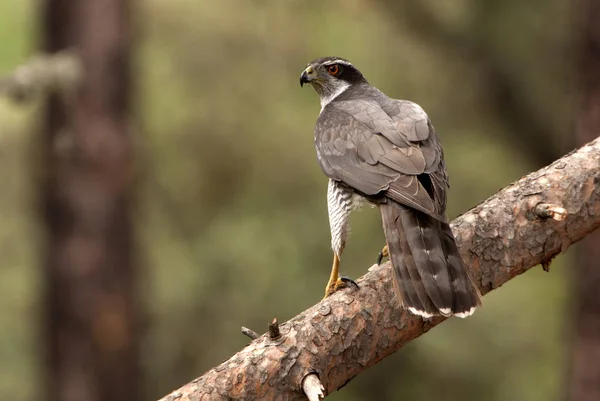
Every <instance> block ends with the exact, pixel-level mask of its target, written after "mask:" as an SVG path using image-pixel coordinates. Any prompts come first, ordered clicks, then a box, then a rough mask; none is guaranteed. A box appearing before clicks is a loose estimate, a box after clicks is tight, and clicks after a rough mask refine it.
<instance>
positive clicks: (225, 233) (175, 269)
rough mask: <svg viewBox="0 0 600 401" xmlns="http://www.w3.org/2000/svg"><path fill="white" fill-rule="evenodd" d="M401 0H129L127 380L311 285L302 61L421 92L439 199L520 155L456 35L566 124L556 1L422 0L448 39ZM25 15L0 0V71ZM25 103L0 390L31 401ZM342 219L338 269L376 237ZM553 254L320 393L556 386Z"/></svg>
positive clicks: (159, 375) (316, 201)
mask: <svg viewBox="0 0 600 401" xmlns="http://www.w3.org/2000/svg"><path fill="white" fill-rule="evenodd" d="M409 3H412V1H408V0H405V1H401V2H398V4H400V6H398V5H394V6H392V5H391V4H392V2H391V1H390V2H386V1H378V2H371V1H366V0H351V1H340V0H332V1H329V2H311V1H300V0H295V1H277V2H268V1H258V0H255V1H247V0H221V1H218V2H207V1H202V2H198V1H194V0H172V1H158V0H146V1H142V2H137V8H136V9H135V12H134V16H135V20H136V22H137V23H138V25H139V29H138V33H139V47H138V51H137V53H136V55H135V56H136V59H135V63H134V68H135V71H134V72H135V74H134V75H135V77H136V79H137V82H136V96H135V108H136V116H135V118H136V123H137V131H136V132H138V134H139V144H140V146H139V153H138V154H139V156H140V159H139V165H140V172H141V178H142V180H141V185H140V188H139V197H138V199H139V202H140V203H139V207H138V208H137V209H136V217H137V220H136V221H137V228H138V237H139V241H138V243H139V255H140V265H141V266H142V267H143V269H142V273H143V277H142V279H143V284H142V286H141V296H142V297H143V300H144V303H145V306H146V309H147V319H146V322H147V324H146V325H145V331H144V338H143V343H142V348H143V353H142V355H143V358H144V360H143V366H144V369H145V373H146V378H145V391H146V396H145V398H146V399H156V398H158V397H159V396H161V395H163V394H164V393H166V392H168V391H170V390H172V389H174V388H176V387H178V386H179V385H181V384H183V383H185V382H186V381H188V380H191V379H192V378H194V377H195V376H198V375H200V374H201V373H202V372H203V371H205V370H207V369H208V368H210V367H212V366H213V365H216V364H218V363H219V362H221V361H222V360H223V359H225V358H227V357H229V356H230V355H232V354H233V353H234V352H235V351H237V350H238V349H240V348H241V347H243V346H244V345H245V343H246V342H247V339H246V338H245V337H243V336H242V335H241V334H240V333H239V328H240V326H241V325H245V326H248V327H251V328H253V329H254V330H256V331H259V332H260V331H264V330H266V326H267V322H268V321H269V320H270V319H271V318H272V317H274V316H277V317H278V318H279V320H280V321H282V320H285V319H287V318H290V317H292V316H294V315H296V314H297V313H299V312H300V311H302V310H304V309H305V308H307V307H309V306H311V305H312V304H314V303H315V302H317V301H318V300H319V299H320V298H321V296H322V291H323V288H324V286H325V283H326V281H327V278H328V275H329V268H330V263H331V252H330V250H329V232H328V223H327V213H326V203H325V190H326V179H325V178H324V176H323V175H322V173H321V171H320V170H319V167H318V165H317V162H316V158H315V154H314V148H313V144H312V129H313V126H314V122H315V119H316V117H317V114H318V110H319V105H318V100H317V96H316V95H315V94H314V93H313V91H312V90H311V89H310V88H309V89H306V88H305V89H300V87H299V85H298V77H299V74H300V72H301V71H302V69H303V67H304V66H305V64H306V63H307V62H308V61H310V60H311V59H313V58H316V57H319V56H323V55H339V56H343V57H346V58H348V59H350V60H352V61H353V62H354V63H355V64H356V65H357V66H358V67H359V68H360V69H361V70H362V71H363V72H364V74H365V75H366V76H367V78H368V79H369V80H370V82H371V83H372V84H374V85H376V86H378V87H379V88H380V89H382V90H384V91H385V92H386V93H387V94H389V95H391V96H394V97H398V98H405V99H411V100H414V101H417V102H418V103H420V104H421V105H422V106H423V107H424V108H425V110H427V111H428V113H429V115H430V117H431V118H432V120H433V122H434V124H435V125H436V127H437V129H438V131H439V133H440V135H441V138H442V141H443V143H444V146H445V149H446V160H447V163H448V168H449V172H450V177H451V185H452V187H451V190H450V194H449V202H450V209H449V212H450V213H449V214H450V215H451V216H455V215H458V214H460V213H461V212H463V211H465V210H467V209H468V208H470V207H472V206H474V205H476V204H477V203H479V202H480V201H482V200H484V199H485V198H487V197H488V196H490V195H491V194H493V193H494V192H496V191H497V190H498V189H500V188H502V187H504V186H505V185H507V184H508V183H510V182H511V181H514V180H515V179H518V178H519V177H520V176H522V175H524V174H526V173H527V172H528V171H531V170H534V169H536V168H537V167H539V162H538V161H537V160H538V159H536V156H535V155H533V154H528V153H526V152H524V151H523V150H522V146H521V145H522V144H524V143H526V142H527V141H528V132H529V131H528V130H529V129H530V127H528V126H522V127H520V129H522V132H517V133H515V132H513V131H514V124H512V125H511V124H510V122H509V121H507V120H506V119H505V118H504V116H506V114H502V113H501V112H500V111H501V110H500V111H499V110H498V109H497V104H496V103H494V102H492V101H490V97H491V96H493V93H492V90H491V89H490V88H491V86H492V85H491V84H492V83H490V82H489V81H488V80H487V79H488V78H489V77H488V76H486V74H485V73H483V72H482V66H481V62H480V60H479V61H478V59H477V58H469V57H468V55H467V56H465V54H466V53H464V51H463V50H462V49H463V47H464V48H469V46H471V45H470V44H468V43H467V42H462V41H463V40H464V41H467V40H470V41H473V43H476V46H475V47H476V48H481V49H485V52H483V53H482V54H480V55H479V56H478V57H481V58H484V59H486V60H491V62H492V63H493V64H494V65H499V66H501V67H502V69H503V70H502V71H504V72H505V73H506V74H507V77H508V78H509V79H510V81H511V82H512V83H514V84H515V85H516V87H518V88H519V90H520V92H519V94H518V95H519V99H520V100H521V101H522V102H523V104H525V105H527V107H529V109H528V112H530V113H531V117H532V119H534V120H543V121H544V122H545V124H546V125H545V126H547V127H551V128H552V129H553V131H549V132H548V143H549V144H548V146H550V144H551V143H561V142H562V143H564V141H565V140H566V139H561V136H562V138H566V133H567V132H568V131H567V129H566V127H567V121H568V117H569V116H568V96H567V93H568V91H567V88H566V82H567V76H568V73H569V65H568V64H567V63H568V59H567V58H566V57H564V56H559V55H560V54H561V52H562V50H561V49H564V48H565V47H567V45H568V35H567V33H568V29H569V25H568V23H567V13H566V12H565V11H566V10H565V9H566V7H567V5H566V4H567V3H566V2H565V1H561V0H551V1H544V2H542V1H541V0H537V1H533V2H527V4H525V3H522V2H518V1H516V0H511V1H505V2H500V1H490V2H489V4H488V7H489V8H485V7H482V6H480V5H477V3H478V2H475V1H465V0H451V1H446V2H443V3H444V6H443V9H439V8H436V7H438V2H433V1H431V2H429V3H426V4H429V5H430V6H432V9H433V10H437V11H438V12H437V13H434V14H435V15H436V17H437V18H439V21H441V22H440V23H441V24H443V25H444V26H446V27H447V28H450V31H451V32H455V33H456V32H458V33H459V34H460V35H457V37H459V38H462V39H460V40H461V41H459V42H458V43H455V44H454V47H448V46H447V45H445V46H441V45H440V42H439V41H436V40H433V39H432V38H431V36H429V34H430V33H427V32H422V31H420V30H419V28H418V27H415V23H414V19H413V17H412V16H411V14H410V12H409V10H412V9H411V8H409V7H408V5H409ZM405 6H406V9H404V8H403V7H405ZM398 7H400V8H399V9H400V11H401V18H399V17H398V15H399V14H398V13H397V10H398ZM439 7H442V6H441V5H440V6H439ZM393 10H396V11H393ZM37 12H38V10H36V9H35V8H34V7H33V2H26V1H25V2H24V1H22V0H5V1H4V2H2V3H1V5H0V39H1V41H2V43H3V46H2V47H1V48H0V71H1V72H5V73H6V72H9V71H10V70H11V69H12V68H14V67H16V66H17V65H19V64H20V63H22V62H24V61H25V60H26V57H27V55H28V54H30V53H32V52H33V49H34V46H33V44H32V41H31V38H32V37H33V32H34V31H35V29H36V28H34V17H36V13H37ZM39 117H40V115H39V114H38V113H35V112H32V111H31V110H25V111H23V110H22V109H17V108H15V107H14V106H11V105H9V104H8V103H6V102H4V101H2V102H1V103H0V121H2V124H0V166H1V168H0V185H1V186H2V188H3V190H2V197H0V219H1V221H2V224H1V225H0V260H1V261H2V263H1V264H0V269H1V270H0V272H1V274H2V280H0V294H2V295H1V302H0V326H1V327H2V328H3V329H2V330H1V331H0V361H1V362H0V398H2V399H4V398H7V397H8V396H9V395H10V397H11V399H17V400H18V399H23V400H26V399H32V398H34V396H35V395H36V394H39V391H40V388H36V387H35V383H40V382H41V381H40V380H39V379H40V375H41V374H42V369H41V367H40V366H41V361H42V359H41V352H40V349H41V345H40V344H38V342H37V341H36V340H37V339H38V337H39V334H38V331H37V328H38V323H39V321H40V319H38V304H39V302H40V301H39V300H40V296H39V295H38V294H39V285H38V284H39V283H38V279H37V277H39V276H40V270H39V266H38V265H39V262H40V259H41V258H40V257H38V254H39V251H40V249H41V245H40V244H39V240H40V239H41V237H40V235H39V234H38V232H39V227H37V226H36V225H35V224H34V222H35V219H36V217H37V216H36V210H35V202H34V201H35V192H34V191H33V189H34V186H33V183H34V180H33V177H34V176H35V170H34V169H32V168H31V166H32V165H33V166H35V160H33V159H34V156H33V152H32V151H31V148H32V147H33V146H32V143H35V141H36V140H37V138H36V135H37V132H36V130H35V128H36V125H37V124H38V121H39ZM515 134H516V136H517V137H519V138H521V140H520V141H516V140H515V139H514V138H515ZM541 146H543V145H541ZM353 223H354V224H353V228H354V230H353V231H354V233H353V236H352V237H351V239H350V242H349V244H348V248H347V251H346V253H345V254H344V259H343V261H342V270H343V273H344V274H346V275H349V276H352V277H358V276H360V275H362V274H363V273H364V272H365V269H366V267H368V266H370V265H371V264H372V263H373V262H374V260H375V257H376V255H377V252H378V251H379V249H380V248H381V246H382V245H383V243H384V240H383V235H382V233H381V224H380V218H379V215H378V212H377V210H376V209H370V208H366V209H365V210H364V211H363V212H362V213H360V214H358V215H356V216H354V217H353ZM563 261H564V259H561V258H559V260H558V261H557V262H555V264H554V265H553V270H552V272H551V273H550V274H544V273H543V272H541V269H536V270H535V271H533V272H531V273H528V274H527V275H525V276H524V277H522V278H519V279H517V280H514V281H513V282H511V283H509V284H507V285H506V286H505V288H503V289H502V290H500V291H497V292H494V293H492V294H490V295H489V296H487V297H485V300H484V301H485V307H484V308H483V309H482V310H481V311H480V312H478V313H477V314H476V315H475V316H474V317H472V318H469V319H467V320H458V319H453V320H452V321H450V322H448V323H445V324H443V325H442V326H440V327H439V328H436V329H435V330H433V331H432V332H431V333H430V334H428V335H426V336H424V337H423V338H421V339H419V340H417V341H415V342H414V343H412V344H410V345H409V346H407V347H406V348H405V349H403V350H401V351H400V352H399V353H398V354H397V355H395V356H393V357H391V358H389V359H388V360H386V361H384V362H383V363H381V364H379V365H377V366H375V367H374V368H371V369H370V370H369V371H367V372H365V373H364V374H363V375H361V376H359V377H358V378H356V379H354V380H353V381H352V382H351V383H349V384H348V386H346V387H345V388H343V389H342V390H341V391H340V392H339V393H336V394H334V395H333V396H332V397H331V400H349V401H354V400H396V399H404V400H413V399H414V400H421V399H423V400H428V399H444V400H450V401H452V400H461V401H462V400H479V399H485V400H507V399H526V400H530V401H536V400H540V401H541V400H544V401H545V400H558V399H559V398H560V394H561V391H560V389H561V386H562V379H561V378H562V376H563V373H564V372H563V368H562V366H563V363H562V362H563V360H564V356H563V353H564V349H565V346H564V343H565V329H564V327H565V324H566V323H565V322H566V306H565V305H566V304H567V288H566V286H565V284H564V283H565V281H566V277H565V273H564V272H563V269H562V268H561V265H562V264H563ZM22 383H32V384H31V385H30V386H23V385H22Z"/></svg>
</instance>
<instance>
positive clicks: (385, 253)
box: [377, 245, 390, 265]
mask: <svg viewBox="0 0 600 401" xmlns="http://www.w3.org/2000/svg"><path fill="white" fill-rule="evenodd" d="M389 255H390V252H389V249H388V246H387V245H386V246H384V247H383V249H382V250H381V252H379V255H378V256H377V264H378V265H380V264H381V261H382V260H383V258H387V257H388V256H389Z"/></svg>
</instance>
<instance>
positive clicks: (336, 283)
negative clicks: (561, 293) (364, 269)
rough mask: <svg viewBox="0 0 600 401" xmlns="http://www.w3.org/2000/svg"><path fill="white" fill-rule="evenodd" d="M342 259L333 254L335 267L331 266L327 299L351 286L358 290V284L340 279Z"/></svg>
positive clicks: (326, 291) (344, 278) (350, 280)
mask: <svg viewBox="0 0 600 401" xmlns="http://www.w3.org/2000/svg"><path fill="white" fill-rule="evenodd" d="M339 271H340V258H339V257H338V255H337V254H336V253H335V252H334V253H333V265H332V266H331V274H330V276H329V281H328V282H327V286H326V287H325V297H324V298H323V299H325V298H327V297H328V296H330V295H331V294H333V293H334V292H336V291H337V290H339V289H340V288H346V287H347V286H348V285H349V284H352V285H354V286H356V288H358V284H356V281H354V280H352V279H351V278H348V277H343V276H342V277H340V275H339Z"/></svg>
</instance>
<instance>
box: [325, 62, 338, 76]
mask: <svg viewBox="0 0 600 401" xmlns="http://www.w3.org/2000/svg"><path fill="white" fill-rule="evenodd" d="M327 72H329V73H330V74H331V75H337V74H339V73H340V66H339V65H337V64H333V65H330V66H329V67H327Z"/></svg>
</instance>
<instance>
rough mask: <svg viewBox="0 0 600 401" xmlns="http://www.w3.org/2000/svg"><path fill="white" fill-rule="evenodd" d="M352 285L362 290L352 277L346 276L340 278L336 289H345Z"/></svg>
mask: <svg viewBox="0 0 600 401" xmlns="http://www.w3.org/2000/svg"><path fill="white" fill-rule="evenodd" d="M350 285H353V286H355V287H356V288H360V287H359V286H358V283H357V282H356V281H354V280H353V279H351V278H350V277H346V276H340V278H339V279H338V281H337V283H336V285H335V286H336V288H344V287H348V286H350Z"/></svg>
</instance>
